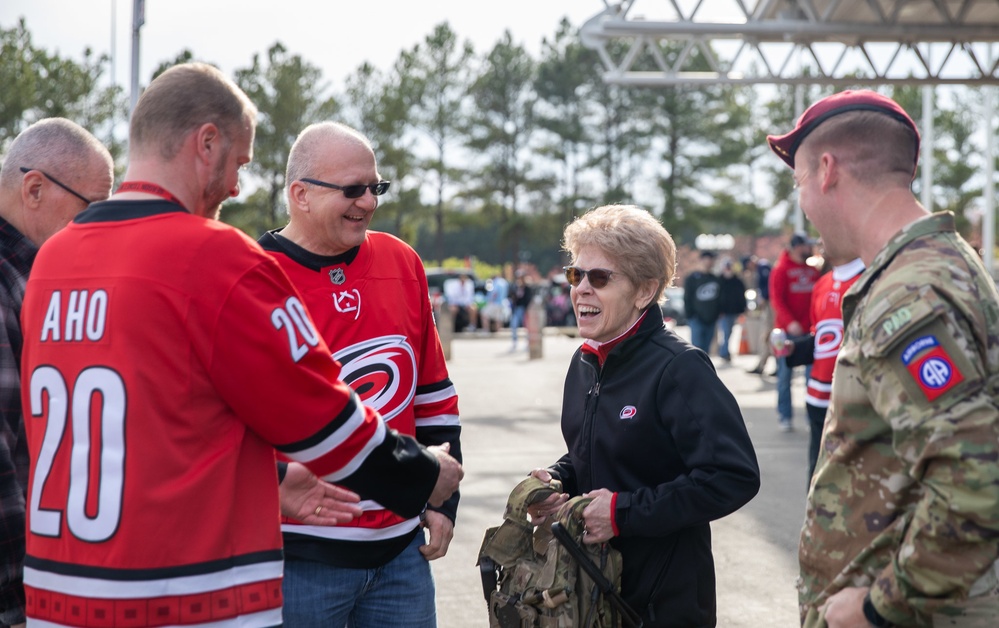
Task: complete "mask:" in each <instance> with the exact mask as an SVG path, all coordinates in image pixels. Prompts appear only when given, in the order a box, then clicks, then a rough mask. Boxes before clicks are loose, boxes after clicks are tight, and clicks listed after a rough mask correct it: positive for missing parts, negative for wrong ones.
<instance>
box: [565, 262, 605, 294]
mask: <svg viewBox="0 0 999 628" xmlns="http://www.w3.org/2000/svg"><path fill="white" fill-rule="evenodd" d="M562 270H563V271H565V278H566V280H567V281H568V282H569V285H570V286H572V287H573V288H575V287H576V286H578V285H579V282H580V281H582V280H583V277H586V278H587V279H589V280H590V285H591V286H593V287H594V288H596V289H597V290H599V289H601V288H603V287H604V286H606V285H607V282H608V281H610V278H611V275H613V274H615V273H616V272H617V271H613V270H607V269H606V268H591V269H590V270H583V269H582V268H580V267H579V266H563V267H562Z"/></svg>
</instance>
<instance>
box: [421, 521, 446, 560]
mask: <svg viewBox="0 0 999 628" xmlns="http://www.w3.org/2000/svg"><path fill="white" fill-rule="evenodd" d="M426 516H427V519H426V521H424V523H423V525H424V526H425V527H426V528H427V531H428V532H430V540H429V541H428V542H427V544H426V545H421V546H420V553H421V554H423V557H424V558H426V559H427V560H437V559H438V558H443V557H444V555H445V554H447V548H448V546H449V545H451V538H452V537H454V523H453V522H452V521H451V520H450V519H449V518H448V516H447V515H444V514H441V513H439V512H437V511H436V510H427V512H426Z"/></svg>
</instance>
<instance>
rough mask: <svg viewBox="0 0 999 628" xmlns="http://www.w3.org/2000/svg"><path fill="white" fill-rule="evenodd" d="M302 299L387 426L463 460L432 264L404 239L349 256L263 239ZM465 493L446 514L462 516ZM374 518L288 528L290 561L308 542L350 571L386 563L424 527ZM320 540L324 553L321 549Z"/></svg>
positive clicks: (376, 243)
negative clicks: (433, 296)
mask: <svg viewBox="0 0 999 628" xmlns="http://www.w3.org/2000/svg"><path fill="white" fill-rule="evenodd" d="M259 242H260V244H261V245H262V246H263V248H264V250H266V251H268V252H269V253H271V254H272V255H273V256H274V257H275V259H277V261H278V262H279V263H280V264H281V267H282V268H283V269H284V271H285V272H286V273H287V274H288V277H289V278H290V279H291V281H292V283H293V284H294V285H295V287H296V288H297V289H298V290H299V292H300V293H301V294H302V298H303V299H304V300H305V304H306V306H307V308H308V310H309V312H310V314H311V315H312V318H313V320H314V321H315V323H316V327H317V328H318V329H319V333H320V335H321V336H322V337H323V339H324V340H325V341H326V343H327V344H328V345H329V347H330V349H331V350H332V351H333V356H334V357H335V358H336V359H337V360H338V361H339V362H340V363H341V365H342V371H341V374H340V376H341V377H342V378H343V380H344V381H345V382H346V383H348V384H349V385H350V386H351V387H352V388H353V389H354V390H355V391H356V392H357V393H358V395H360V397H361V399H362V400H363V402H364V403H365V404H366V405H370V406H372V407H374V408H375V409H377V410H378V411H379V412H380V413H381V415H382V416H383V417H384V419H385V421H386V423H387V424H388V425H389V426H390V427H392V428H394V429H396V430H398V431H399V432H401V433H403V434H412V435H415V436H416V439H417V440H418V441H419V442H420V443H422V444H424V445H436V444H441V443H444V442H448V443H450V444H451V453H452V455H455V457H457V458H458V459H459V460H460V459H461V458H460V455H461V454H460V448H459V435H460V431H461V427H460V424H459V420H458V398H457V396H456V394H455V390H454V386H453V385H452V384H451V380H450V379H449V377H448V372H447V364H446V362H445V360H444V353H443V350H442V349H441V345H440V339H439V338H438V335H437V328H436V326H435V324H434V318H433V310H432V309H431V305H430V299H429V291H428V289H427V279H426V274H425V272H424V270H423V263H422V261H421V260H420V258H419V256H418V255H417V254H416V251H414V250H413V249H412V248H411V247H410V246H409V245H408V244H406V243H405V242H403V241H402V240H399V239H398V238H396V237H395V236H392V235H389V234H386V233H380V232H376V231H369V232H368V233H367V235H366V237H365V240H364V242H363V243H362V244H361V246H360V247H358V248H355V249H352V250H350V251H348V252H347V253H344V254H343V255H337V256H321V255H315V254H313V253H311V252H309V251H307V250H305V249H303V248H302V247H300V246H298V245H296V244H294V243H293V242H291V241H290V240H288V239H287V238H285V237H283V236H281V235H280V234H279V233H275V232H272V233H267V234H265V235H264V236H263V237H262V238H260V241H259ZM457 502H458V495H457V494H455V495H454V496H453V497H452V498H451V500H449V502H447V503H445V505H444V507H442V508H441V509H440V510H441V511H442V512H444V513H445V514H447V515H448V516H450V517H451V518H452V520H453V519H454V517H455V510H456V509H457ZM361 506H362V508H363V509H364V514H363V515H362V516H360V517H358V518H357V519H355V520H354V521H352V522H350V523H348V524H346V525H340V526H333V527H329V526H309V525H303V524H301V523H299V522H297V521H292V520H286V521H285V523H284V524H283V525H282V530H283V531H284V532H285V542H286V545H287V547H288V551H289V553H290V554H294V553H296V551H297V548H298V547H299V546H298V543H299V542H303V543H304V546H305V547H306V548H308V549H307V550H303V551H302V552H301V553H302V554H307V556H308V557H309V558H311V559H313V560H318V559H321V557H323V556H329V557H330V560H331V562H334V563H336V564H338V565H340V566H347V567H355V568H365V567H373V566H376V565H378V564H384V562H387V561H388V560H390V559H391V558H392V557H394V555H395V554H397V553H398V551H401V549H402V548H404V547H405V546H406V545H407V544H408V542H409V539H411V538H412V536H411V534H410V533H412V532H413V531H414V530H415V529H416V528H417V527H418V525H419V519H418V518H416V517H412V518H408V519H407V518H404V517H401V516H399V515H396V514H394V513H392V512H390V511H388V510H387V509H385V507H384V506H382V505H381V504H379V503H377V502H374V501H366V502H363V503H362V504H361ZM316 543H319V544H320V545H321V549H319V550H318V551H317V550H316V548H315V547H314V544H316Z"/></svg>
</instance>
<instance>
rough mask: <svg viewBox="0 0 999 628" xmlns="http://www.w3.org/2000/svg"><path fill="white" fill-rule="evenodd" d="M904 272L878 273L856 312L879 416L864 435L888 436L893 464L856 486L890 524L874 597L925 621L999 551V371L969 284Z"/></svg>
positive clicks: (904, 620) (885, 610)
mask: <svg viewBox="0 0 999 628" xmlns="http://www.w3.org/2000/svg"><path fill="white" fill-rule="evenodd" d="M909 270H910V271H911V270H912V269H911V268H910V269H909ZM901 275H906V273H904V272H903V273H898V274H897V275H895V276H893V278H892V280H890V281H889V280H887V279H886V280H883V281H882V282H880V283H883V284H884V285H880V286H878V287H877V288H875V289H874V291H873V293H872V294H871V295H870V299H869V300H868V302H869V303H871V304H872V305H871V306H870V307H869V308H868V309H867V310H866V311H865V312H864V313H863V314H862V318H863V320H861V321H860V323H861V324H862V325H863V326H864V329H865V330H867V331H866V333H864V338H863V341H862V344H861V346H860V350H861V353H862V355H863V359H862V360H861V361H860V364H861V368H860V372H859V377H860V379H861V380H862V381H860V382H858V384H861V385H863V386H864V387H865V388H866V389H867V393H868V398H869V400H870V403H871V405H872V406H873V410H874V411H875V413H876V415H878V416H879V417H881V418H882V419H883V420H884V423H883V424H881V425H877V424H873V423H872V425H871V429H872V432H877V431H879V430H884V432H883V434H882V435H880V436H876V435H874V434H868V435H859V437H860V438H866V437H871V438H872V439H873V440H874V441H876V442H880V443H883V444H882V445H881V446H882V447H884V448H885V449H882V454H881V455H884V456H886V457H890V458H894V460H893V461H892V462H893V463H894V464H892V465H891V466H894V470H893V473H892V475H890V476H888V477H883V478H881V479H880V480H879V485H878V486H875V485H874V483H872V485H871V486H866V487H865V486H862V485H861V486H855V487H854V488H855V489H856V490H865V491H866V490H870V491H876V492H880V493H881V495H882V496H881V497H880V498H874V497H873V496H870V495H869V497H868V498H867V499H868V500H871V499H873V500H874V503H877V501H878V500H880V501H881V504H882V507H881V508H874V509H872V515H871V516H872V517H877V516H882V517H883V520H882V521H881V522H880V524H881V525H884V526H885V527H886V528H887V527H891V528H892V529H893V530H894V534H893V535H894V536H895V538H894V539H893V541H894V543H893V545H894V547H895V551H894V555H893V556H892V559H891V561H890V562H889V563H888V565H887V566H886V567H885V568H884V569H883V570H882V571H881V573H880V574H878V575H877V578H876V580H875V583H874V585H873V586H872V587H871V599H872V601H873V603H874V605H875V607H876V608H877V609H878V611H879V612H880V613H881V614H882V615H883V616H885V617H886V618H887V619H889V620H890V621H892V622H893V623H897V624H901V625H910V624H918V625H923V624H924V623H926V622H928V621H929V618H930V617H931V616H932V615H933V614H934V613H939V612H943V613H944V614H947V613H948V609H949V608H953V604H954V603H956V602H960V601H961V600H963V599H964V598H966V597H967V596H968V595H969V591H971V592H972V594H973V593H974V591H973V589H974V588H975V583H976V581H978V580H979V579H980V578H981V577H982V576H983V574H985V573H986V572H989V570H990V569H991V568H992V564H993V563H994V562H995V560H996V557H997V554H999V419H997V408H996V404H995V401H994V395H995V394H996V390H997V388H999V382H997V378H999V375H997V374H996V369H995V364H994V363H995V362H996V359H995V356H993V355H990V353H994V348H995V347H996V342H995V339H989V338H988V333H989V332H988V331H986V330H989V329H991V330H995V328H996V322H995V320H987V319H989V318H990V317H994V312H995V310H994V309H991V308H989V307H983V306H982V305H981V302H978V303H975V301H976V299H978V298H979V297H976V296H975V295H974V292H975V288H978V287H980V286H975V285H974V282H968V285H966V286H965V289H964V290H963V294H962V289H961V286H960V284H961V283H962V282H961V281H956V280H955V279H959V278H947V279H951V281H950V282H949V283H942V282H941V281H940V280H941V278H940V277H922V278H921V279H916V280H914V281H910V282H905V281H900V280H899V278H898V277H899V276H901ZM908 276H909V278H910V279H912V278H913V277H912V273H911V272H910V273H908ZM980 298H982V299H986V298H992V299H994V296H992V295H981V296H980ZM874 304H877V305H874ZM987 347H992V349H987ZM888 447H890V450H889V449H887V448H888ZM876 451H877V448H873V449H872V451H871V453H872V454H873V455H874V457H878V454H876V453H874V452H876ZM896 465H897V466H896ZM899 496H905V497H903V498H902V500H901V501H902V503H893V502H894V501H895V498H896V497H899ZM867 503H869V504H870V503H871V501H868V502H867ZM877 510H881V511H882V512H881V513H877ZM864 516H865V518H866V517H867V516H868V515H867V514H866V513H865V515H864ZM900 519H901V520H900ZM873 520H874V519H871V521H873Z"/></svg>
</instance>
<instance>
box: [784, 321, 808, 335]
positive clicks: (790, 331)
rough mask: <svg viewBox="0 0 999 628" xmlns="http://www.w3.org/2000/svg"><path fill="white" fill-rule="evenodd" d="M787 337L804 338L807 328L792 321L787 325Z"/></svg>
mask: <svg viewBox="0 0 999 628" xmlns="http://www.w3.org/2000/svg"><path fill="white" fill-rule="evenodd" d="M787 335H788V336H804V335H805V328H804V327H802V326H801V323H799V322H798V321H791V322H790V323H788V324H787Z"/></svg>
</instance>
